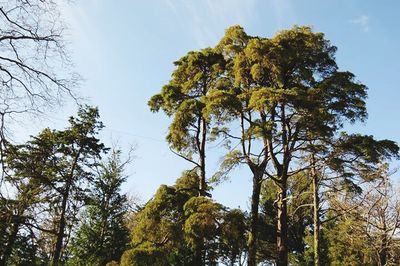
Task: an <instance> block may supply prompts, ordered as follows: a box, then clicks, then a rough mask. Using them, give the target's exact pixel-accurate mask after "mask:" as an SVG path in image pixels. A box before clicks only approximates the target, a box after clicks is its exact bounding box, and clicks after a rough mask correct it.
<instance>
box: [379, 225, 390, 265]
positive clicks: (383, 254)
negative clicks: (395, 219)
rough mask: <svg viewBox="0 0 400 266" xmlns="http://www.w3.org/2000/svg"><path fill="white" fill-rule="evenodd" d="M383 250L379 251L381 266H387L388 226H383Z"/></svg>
mask: <svg viewBox="0 0 400 266" xmlns="http://www.w3.org/2000/svg"><path fill="white" fill-rule="evenodd" d="M381 242H382V243H381V249H380V250H379V266H385V265H386V263H387V259H388V245H387V244H388V243H387V242H388V240H387V235H386V224H385V223H384V225H383V234H382V236H381Z"/></svg>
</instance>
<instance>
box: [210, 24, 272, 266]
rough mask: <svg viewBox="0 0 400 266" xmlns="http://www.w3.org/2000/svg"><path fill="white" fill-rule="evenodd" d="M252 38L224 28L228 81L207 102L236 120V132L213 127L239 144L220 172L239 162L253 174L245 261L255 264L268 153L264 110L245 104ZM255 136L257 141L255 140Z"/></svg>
mask: <svg viewBox="0 0 400 266" xmlns="http://www.w3.org/2000/svg"><path fill="white" fill-rule="evenodd" d="M252 39H254V38H253V37H251V36H248V35H247V34H246V33H245V32H244V30H243V28H241V27H240V26H233V27H231V28H229V29H227V30H226V32H225V36H224V37H223V38H222V39H221V41H220V42H219V44H218V45H217V47H216V49H217V50H218V51H220V52H221V53H222V54H223V55H224V57H225V59H226V60H227V73H226V75H227V76H228V80H229V82H230V89H229V90H225V93H223V94H220V95H217V96H219V97H217V99H218V100H214V101H215V102H217V103H219V105H220V106H218V107H215V105H210V106H212V107H214V108H216V109H217V110H218V109H223V110H225V111H224V112H221V111H220V113H222V114H225V116H224V119H222V122H230V121H231V120H236V119H237V120H239V128H240V133H239V134H237V135H235V134H234V133H231V130H229V127H223V128H222V129H219V130H218V131H217V134H219V135H222V136H224V137H225V138H227V140H228V142H230V141H231V140H235V141H236V140H239V146H240V148H239V149H233V150H231V151H230V152H229V153H228V154H227V155H226V156H225V160H224V162H223V163H222V165H221V171H220V175H222V176H223V175H226V174H227V173H228V172H229V171H230V170H232V169H233V167H234V166H235V165H238V164H239V163H245V164H247V166H248V167H249V169H250V170H251V172H252V174H253V177H252V195H251V204H250V205H251V207H250V232H249V241H248V242H249V243H248V259H247V264H248V265H250V266H255V265H256V253H257V246H258V233H259V228H258V225H259V216H258V212H259V204H260V192H261V187H262V182H263V177H264V173H265V170H266V167H267V163H268V160H269V156H268V153H267V142H266V140H267V137H268V133H267V131H266V130H265V128H264V125H265V123H266V118H267V117H266V116H265V113H264V112H258V111H257V110H253V109H252V108H251V107H250V106H249V104H250V96H251V93H252V90H253V88H252V86H253V81H252V79H251V78H250V77H249V76H248V74H249V73H245V72H246V70H248V68H250V65H251V62H250V61H247V60H244V58H245V57H246V53H245V49H246V47H247V46H248V45H250V42H251V40H252ZM239 75H240V77H241V78H239ZM258 140H260V141H259V142H258Z"/></svg>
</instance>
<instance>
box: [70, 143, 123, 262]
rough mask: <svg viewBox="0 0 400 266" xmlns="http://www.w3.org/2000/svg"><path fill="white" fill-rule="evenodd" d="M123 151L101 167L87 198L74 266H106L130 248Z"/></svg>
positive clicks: (73, 246)
mask: <svg viewBox="0 0 400 266" xmlns="http://www.w3.org/2000/svg"><path fill="white" fill-rule="evenodd" d="M125 164H126V163H123V162H121V159H120V151H114V152H113V153H112V155H111V157H110V158H109V159H108V161H107V162H106V163H104V164H101V165H100V170H99V174H98V176H96V177H95V179H94V180H93V187H92V188H91V191H90V193H89V195H88V196H87V197H86V204H87V205H86V209H85V211H84V212H83V213H82V214H81V219H82V222H81V224H80V227H79V229H78V230H77V232H76V234H75V236H74V237H73V239H72V242H71V259H70V260H69V264H71V265H105V264H106V263H107V262H109V261H112V260H114V261H119V259H120V257H121V255H122V253H123V252H124V251H125V250H126V248H127V247H128V245H127V244H128V242H129V238H128V235H129V232H128V230H127V228H126V226H125V224H124V218H125V215H126V213H127V208H128V200H127V197H126V195H124V194H122V195H121V194H120V190H121V186H122V184H123V183H124V182H125V180H126V177H125V176H124V175H123V167H124V166H125Z"/></svg>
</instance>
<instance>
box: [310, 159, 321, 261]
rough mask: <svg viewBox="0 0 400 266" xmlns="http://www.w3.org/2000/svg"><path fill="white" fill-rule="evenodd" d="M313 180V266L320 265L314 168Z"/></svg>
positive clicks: (315, 174) (316, 180)
mask: <svg viewBox="0 0 400 266" xmlns="http://www.w3.org/2000/svg"><path fill="white" fill-rule="evenodd" d="M311 174H312V178H313V209H314V212H313V223H314V265H315V266H319V265H320V263H321V262H320V243H319V240H320V220H319V203H320V202H319V195H318V176H317V173H316V171H315V167H314V166H313V167H312V168H311Z"/></svg>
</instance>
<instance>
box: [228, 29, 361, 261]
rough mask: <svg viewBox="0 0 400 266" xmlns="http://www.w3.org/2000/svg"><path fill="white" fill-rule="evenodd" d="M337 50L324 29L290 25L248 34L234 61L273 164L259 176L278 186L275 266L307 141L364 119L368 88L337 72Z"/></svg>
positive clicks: (284, 251) (283, 254) (282, 251)
mask: <svg viewBox="0 0 400 266" xmlns="http://www.w3.org/2000/svg"><path fill="white" fill-rule="evenodd" d="M335 51H336V47H334V46H332V45H331V44H330V43H329V41H327V40H326V39H325V38H324V35H323V34H322V33H314V32H312V31H311V29H310V28H308V27H294V28H293V29H291V30H286V31H282V32H280V33H278V34H277V35H276V36H274V37H273V38H271V39H267V38H260V37H253V38H251V39H250V40H249V41H248V43H247V45H246V46H245V48H244V49H243V52H242V53H238V54H237V56H236V57H235V59H234V60H235V64H234V68H233V69H234V71H232V74H233V78H232V79H233V80H234V81H235V84H234V86H235V87H239V88H241V89H240V90H238V92H239V93H238V97H240V99H243V98H244V97H246V98H248V108H249V109H250V110H251V111H252V112H253V113H257V114H258V117H257V119H254V120H253V121H252V122H251V127H252V128H257V129H258V132H261V133H259V138H261V139H262V140H263V141H262V143H263V147H264V149H263V151H264V152H265V153H266V154H267V155H266V156H265V157H266V158H268V160H270V163H271V166H272V167H267V168H266V169H267V171H265V173H263V174H266V175H267V176H268V177H269V178H271V179H272V180H273V181H274V182H275V183H276V184H277V186H278V187H279V191H278V195H277V216H278V219H277V253H278V261H277V264H278V265H287V263H288V238H287V234H288V227H287V226H288V220H287V219H288V217H287V196H288V195H287V190H288V180H289V178H291V177H292V176H294V175H295V174H296V173H298V172H299V171H302V170H303V169H305V168H308V167H309V166H304V165H301V164H300V162H299V156H300V155H301V154H302V152H304V151H307V150H308V149H309V142H310V141H311V140H318V139H322V138H326V137H330V136H333V135H335V134H336V132H337V131H338V129H340V128H341V127H342V126H343V122H344V121H345V120H347V121H350V122H355V121H356V120H363V119H364V118H365V117H366V109H365V102H364V99H365V97H366V87H365V86H364V85H362V84H359V83H357V82H355V81H354V75H353V74H352V73H350V72H341V71H338V67H337V65H336V63H335V59H334V54H335ZM243 92H245V94H244V96H243ZM245 119H246V118H245ZM246 120H247V121H249V119H246ZM249 123H250V122H249Z"/></svg>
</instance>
